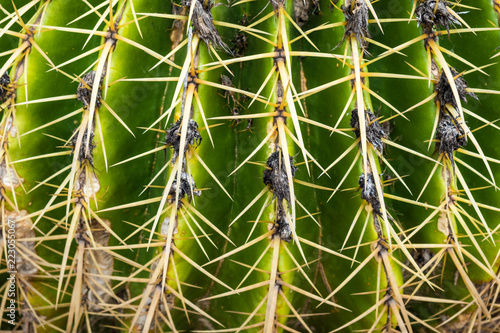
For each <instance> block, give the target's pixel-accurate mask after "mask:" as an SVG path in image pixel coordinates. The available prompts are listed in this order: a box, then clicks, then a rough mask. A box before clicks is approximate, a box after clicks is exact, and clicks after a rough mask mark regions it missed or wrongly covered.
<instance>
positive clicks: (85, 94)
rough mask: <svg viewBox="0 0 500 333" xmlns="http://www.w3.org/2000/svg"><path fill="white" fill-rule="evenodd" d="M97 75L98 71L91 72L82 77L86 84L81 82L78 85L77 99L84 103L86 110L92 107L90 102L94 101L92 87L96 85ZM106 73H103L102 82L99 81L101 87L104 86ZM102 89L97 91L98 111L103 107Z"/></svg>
mask: <svg viewBox="0 0 500 333" xmlns="http://www.w3.org/2000/svg"><path fill="white" fill-rule="evenodd" d="M95 74H96V71H90V72H88V73H87V74H85V75H83V76H82V81H83V82H85V84H84V83H83V82H80V84H79V85H78V88H77V90H76V98H77V99H78V100H79V101H81V102H82V103H83V106H84V108H85V109H88V108H89V107H90V101H91V99H92V87H93V85H94V79H95ZM104 75H105V73H104V72H103V73H102V76H101V80H100V81H99V86H100V85H101V84H102V80H103V79H104ZM101 98H102V95H101V89H100V87H99V89H98V90H97V98H96V105H95V107H96V109H98V108H100V107H101Z"/></svg>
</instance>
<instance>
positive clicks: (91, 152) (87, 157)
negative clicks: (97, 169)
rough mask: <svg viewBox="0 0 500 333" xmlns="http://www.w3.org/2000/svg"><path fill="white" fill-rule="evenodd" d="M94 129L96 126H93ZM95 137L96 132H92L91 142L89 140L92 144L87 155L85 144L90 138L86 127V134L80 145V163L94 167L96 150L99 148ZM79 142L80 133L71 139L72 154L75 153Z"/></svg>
mask: <svg viewBox="0 0 500 333" xmlns="http://www.w3.org/2000/svg"><path fill="white" fill-rule="evenodd" d="M93 128H94V126H92V129H93ZM77 130H78V129H77ZM94 135H95V134H94V131H93V130H91V132H90V140H89V142H90V144H89V149H88V153H87V147H86V145H85V143H86V142H87V138H88V136H89V133H88V129H87V127H86V126H85V132H84V133H83V137H82V143H81V144H80V151H79V152H78V161H79V162H80V163H83V162H84V161H87V162H88V163H89V164H90V165H91V166H93V165H94V148H96V147H97V146H96V145H95V143H94ZM77 140H78V133H74V135H73V137H72V138H71V142H70V147H71V148H72V149H73V150H72V152H71V153H72V154H74V153H75V148H76V144H77Z"/></svg>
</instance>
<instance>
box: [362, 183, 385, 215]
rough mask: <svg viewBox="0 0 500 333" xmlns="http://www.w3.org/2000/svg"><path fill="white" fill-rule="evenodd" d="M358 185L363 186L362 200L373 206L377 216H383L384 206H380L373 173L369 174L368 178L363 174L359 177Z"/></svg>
mask: <svg viewBox="0 0 500 333" xmlns="http://www.w3.org/2000/svg"><path fill="white" fill-rule="evenodd" d="M365 178H366V179H365ZM358 184H359V186H361V199H364V200H366V201H367V202H368V203H369V204H371V205H372V208H373V211H374V212H375V214H377V215H381V212H380V209H381V208H382V206H381V205H380V200H379V197H378V193H377V187H376V185H375V178H373V173H369V174H368V177H365V174H364V173H362V174H361V175H360V176H359V180H358Z"/></svg>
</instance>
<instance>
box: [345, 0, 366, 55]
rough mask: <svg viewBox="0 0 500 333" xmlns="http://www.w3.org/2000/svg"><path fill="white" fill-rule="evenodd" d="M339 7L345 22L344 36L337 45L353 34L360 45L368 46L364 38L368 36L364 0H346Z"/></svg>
mask: <svg viewBox="0 0 500 333" xmlns="http://www.w3.org/2000/svg"><path fill="white" fill-rule="evenodd" d="M341 9H342V11H343V12H344V16H345V19H346V22H347V24H346V26H345V33H344V37H343V38H342V40H341V41H340V43H339V45H340V44H342V43H343V42H344V41H345V40H346V39H347V38H349V37H350V36H351V35H354V36H356V40H357V41H358V44H359V45H360V47H362V48H366V47H367V46H368V42H367V41H366V38H368V37H370V33H369V32H368V11H369V10H368V6H367V5H366V3H365V2H364V0H346V1H345V3H344V4H343V5H342V6H341ZM337 46H338V45H337Z"/></svg>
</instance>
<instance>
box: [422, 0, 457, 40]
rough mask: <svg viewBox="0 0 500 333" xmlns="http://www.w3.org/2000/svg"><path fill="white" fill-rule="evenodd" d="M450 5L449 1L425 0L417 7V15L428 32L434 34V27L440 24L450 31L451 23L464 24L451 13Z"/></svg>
mask: <svg viewBox="0 0 500 333" xmlns="http://www.w3.org/2000/svg"><path fill="white" fill-rule="evenodd" d="M436 5H437V7H436ZM448 5H449V3H448V2H446V1H443V0H438V1H436V0H425V1H423V2H421V3H420V4H419V5H418V7H417V8H416V9H415V17H416V18H417V22H418V24H419V25H421V26H422V27H423V28H424V32H425V33H426V34H432V32H433V29H434V28H435V27H437V26H438V25H439V26H442V27H444V28H446V31H448V32H450V25H451V24H458V25H460V26H461V25H462V24H461V23H460V21H459V20H457V19H456V18H455V17H454V16H453V15H451V14H450V12H449V11H448Z"/></svg>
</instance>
